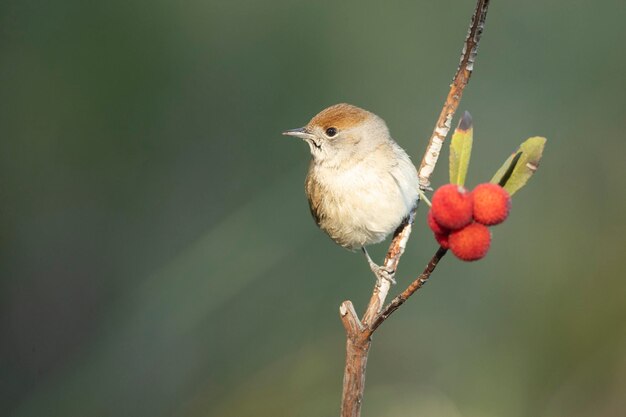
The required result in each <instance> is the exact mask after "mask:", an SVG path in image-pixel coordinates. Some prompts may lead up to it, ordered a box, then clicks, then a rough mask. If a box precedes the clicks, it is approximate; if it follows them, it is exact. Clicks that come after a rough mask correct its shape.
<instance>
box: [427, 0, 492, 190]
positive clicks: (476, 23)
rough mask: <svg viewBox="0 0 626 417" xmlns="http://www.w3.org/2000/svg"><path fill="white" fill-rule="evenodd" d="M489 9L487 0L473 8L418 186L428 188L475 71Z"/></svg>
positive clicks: (429, 142)
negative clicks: (457, 63) (470, 20)
mask: <svg viewBox="0 0 626 417" xmlns="http://www.w3.org/2000/svg"><path fill="white" fill-rule="evenodd" d="M488 7H489V0H478V3H476V9H475V10H474V14H473V15H472V23H471V24H470V27H469V30H468V32H467V36H466V38H465V43H464V45H463V52H462V53H461V60H460V62H459V67H458V68H457V70H456V74H454V78H453V80H452V84H451V85H450V92H449V93H448V97H446V101H445V103H444V105H443V108H442V109H441V113H440V114H439V119H437V123H436V124H435V129H434V130H433V134H432V135H431V136H430V140H429V141H428V147H427V148H426V152H425V153H424V157H423V158H422V162H421V164H420V168H419V170H418V171H417V172H418V177H419V180H420V186H421V187H422V188H423V189H426V188H428V187H429V186H430V176H431V174H432V173H433V170H434V169H435V165H436V164H437V159H439V153H440V152H441V147H442V146H443V142H444V141H445V140H446V136H447V135H448V132H449V131H450V126H451V125H452V117H454V113H455V112H456V109H457V107H459V103H460V101H461V97H462V96H463V89H465V86H466V85H467V83H468V82H469V79H470V77H471V76H472V71H473V70H474V62H475V60H476V54H477V52H478V43H479V42H480V37H481V35H482V33H483V29H484V27H485V19H486V18H487V8H488Z"/></svg>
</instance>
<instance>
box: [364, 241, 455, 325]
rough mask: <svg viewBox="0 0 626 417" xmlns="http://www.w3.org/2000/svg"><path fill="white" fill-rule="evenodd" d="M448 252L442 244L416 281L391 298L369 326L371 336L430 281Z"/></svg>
mask: <svg viewBox="0 0 626 417" xmlns="http://www.w3.org/2000/svg"><path fill="white" fill-rule="evenodd" d="M447 252H448V249H444V248H442V247H441V246H440V247H439V249H438V250H437V252H436V253H435V254H434V255H433V257H432V258H431V259H430V261H429V262H428V265H426V268H424V272H422V273H421V274H420V276H418V277H417V279H416V280H415V281H413V282H412V283H411V284H410V285H409V286H408V287H406V289H405V290H404V291H402V292H401V293H400V294H398V295H397V296H396V297H395V298H394V299H393V300H391V302H390V303H389V304H387V306H386V307H385V308H384V310H383V311H382V312H381V313H380V314H379V315H378V316H376V319H375V320H374V321H373V322H372V324H371V325H370V326H369V329H368V330H369V332H368V333H369V336H371V335H372V333H374V332H375V331H376V329H378V326H380V325H381V324H383V322H384V321H385V320H387V319H388V318H389V316H391V314H393V312H394V311H396V310H397V309H398V308H399V307H400V306H401V305H402V304H404V302H405V301H406V300H408V299H409V297H410V296H412V295H413V294H415V292H416V291H417V290H419V289H420V288H422V286H423V285H424V284H426V283H427V282H428V278H430V274H432V273H433V271H434V270H435V268H436V267H437V264H438V263H439V261H440V260H441V258H443V257H444V255H445V254H446V253H447Z"/></svg>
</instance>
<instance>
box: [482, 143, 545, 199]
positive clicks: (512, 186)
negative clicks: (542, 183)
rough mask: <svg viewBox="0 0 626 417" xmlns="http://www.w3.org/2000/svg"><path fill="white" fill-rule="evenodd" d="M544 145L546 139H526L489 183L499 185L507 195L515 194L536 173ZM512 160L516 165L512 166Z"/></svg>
mask: <svg viewBox="0 0 626 417" xmlns="http://www.w3.org/2000/svg"><path fill="white" fill-rule="evenodd" d="M545 145H546V138H543V137H540V136H535V137H532V138H529V139H526V141H525V142H524V143H522V144H521V145H520V147H519V149H518V150H517V151H516V152H515V153H514V154H512V155H511V156H510V157H509V158H508V159H507V160H506V161H505V162H504V164H503V165H502V166H501V167H500V169H498V171H497V172H496V174H495V175H494V176H493V178H492V179H491V182H492V183H496V184H498V183H500V185H502V186H503V187H504V189H505V190H507V191H508V192H509V194H511V195H513V194H515V193H516V192H517V190H519V189H520V188H522V187H523V186H524V185H526V182H527V181H528V179H529V178H530V177H531V176H532V175H533V174H534V173H535V171H537V168H538V167H539V162H540V161H541V156H542V155H543V148H544V147H545ZM514 160H517V163H516V164H515V165H514V166H512V164H513V162H514ZM507 176H508V179H507V178H506V177H507ZM502 182H504V185H503V184H502Z"/></svg>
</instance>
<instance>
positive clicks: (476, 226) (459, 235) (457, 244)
mask: <svg viewBox="0 0 626 417" xmlns="http://www.w3.org/2000/svg"><path fill="white" fill-rule="evenodd" d="M448 242H449V245H450V249H451V250H452V253H454V255H456V257H457V258H459V259H461V260H464V261H476V260H478V259H480V258H482V257H483V256H485V255H486V254H487V252H488V251H489V245H490V244H491V232H490V231H489V229H488V228H487V226H485V225H482V224H480V223H471V224H468V225H467V226H465V227H464V228H463V229H461V230H456V231H454V232H452V233H450V236H449V237H448Z"/></svg>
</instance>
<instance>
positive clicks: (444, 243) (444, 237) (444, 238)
mask: <svg viewBox="0 0 626 417" xmlns="http://www.w3.org/2000/svg"><path fill="white" fill-rule="evenodd" d="M449 236H450V235H449V234H447V233H443V234H439V233H435V240H437V243H439V245H440V246H441V247H442V248H444V249H448V248H449V247H450V242H449V239H448V238H449Z"/></svg>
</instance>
